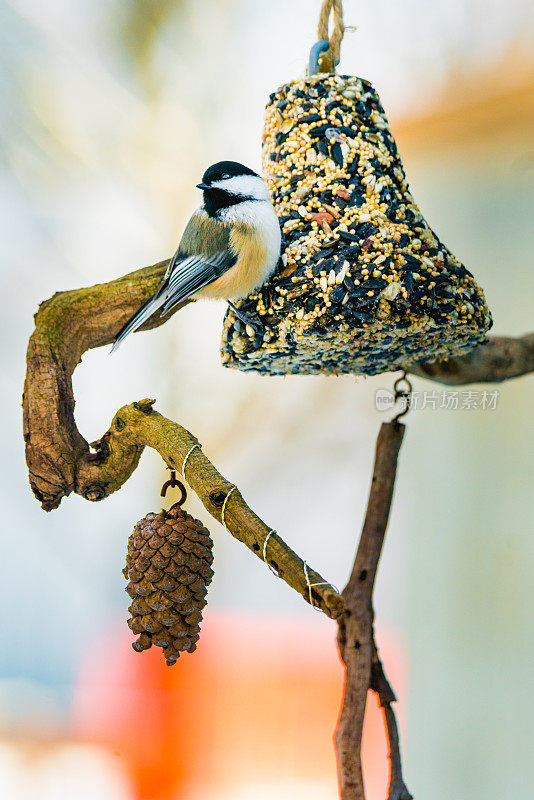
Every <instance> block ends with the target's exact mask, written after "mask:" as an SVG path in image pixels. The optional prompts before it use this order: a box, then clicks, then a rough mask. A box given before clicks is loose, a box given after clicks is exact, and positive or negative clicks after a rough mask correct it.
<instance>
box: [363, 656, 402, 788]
mask: <svg viewBox="0 0 534 800" xmlns="http://www.w3.org/2000/svg"><path fill="white" fill-rule="evenodd" d="M369 688H370V689H372V690H373V692H376V693H377V695H378V701H379V703H380V707H381V708H382V712H383V714H384V723H385V726H386V736H387V740H388V746H389V752H388V758H389V788H388V797H387V800H412V795H411V794H410V792H409V791H408V787H407V786H406V784H405V783H404V778H403V777H402V762H401V754H400V742H399V730H398V727H397V719H396V717H395V712H394V711H393V708H392V707H391V704H392V703H394V702H395V701H396V700H397V698H396V696H395V692H394V691H393V689H392V688H391V684H390V682H389V681H388V679H387V678H386V674H385V672H384V667H383V665H382V662H381V660H380V656H379V655H378V649H377V647H376V644H375V645H374V647H373V660H372V662H371V682H370V687H369Z"/></svg>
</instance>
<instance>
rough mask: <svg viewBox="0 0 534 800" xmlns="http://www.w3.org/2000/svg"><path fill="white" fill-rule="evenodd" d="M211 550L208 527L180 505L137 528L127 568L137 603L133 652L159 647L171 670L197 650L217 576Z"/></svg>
mask: <svg viewBox="0 0 534 800" xmlns="http://www.w3.org/2000/svg"><path fill="white" fill-rule="evenodd" d="M212 549H213V542H212V540H211V538H210V535H209V531H208V530H207V528H205V527H204V525H203V524H202V523H201V522H200V521H199V520H198V519H193V517H192V516H191V515H190V514H188V513H187V512H185V511H183V510H182V509H181V508H180V507H179V506H178V505H175V506H173V507H172V508H171V509H170V510H169V511H161V512H160V513H159V514H147V515H146V517H144V518H143V519H142V520H140V521H139V522H138V523H137V524H136V526H135V528H134V529H133V532H132V534H131V536H130V538H129V539H128V554H127V556H126V567H125V568H124V569H123V574H124V577H125V578H127V579H128V581H129V582H128V586H127V587H126V591H127V592H128V594H129V595H130V597H131V598H132V603H131V605H130V607H129V609H128V610H129V612H130V614H131V618H130V619H129V620H128V625H129V626H130V628H131V630H132V631H133V632H134V633H137V634H140V635H139V638H138V639H137V640H136V641H135V642H134V643H133V645H132V647H133V648H134V650H137V651H138V652H141V651H142V650H148V648H149V647H151V646H152V645H153V644H155V645H157V646H158V647H161V648H162V649H163V655H164V656H165V659H166V661H167V664H168V665H169V666H171V665H172V664H175V663H176V661H177V659H178V657H179V655H180V653H181V652H184V651H186V652H189V653H192V652H193V651H194V650H195V649H196V643H197V641H198V637H199V634H200V621H201V619H202V609H203V608H204V606H205V605H206V591H207V588H208V585H209V583H210V581H211V578H212V576H213V570H212V569H211V566H210V565H211V563H212V562H213V552H212Z"/></svg>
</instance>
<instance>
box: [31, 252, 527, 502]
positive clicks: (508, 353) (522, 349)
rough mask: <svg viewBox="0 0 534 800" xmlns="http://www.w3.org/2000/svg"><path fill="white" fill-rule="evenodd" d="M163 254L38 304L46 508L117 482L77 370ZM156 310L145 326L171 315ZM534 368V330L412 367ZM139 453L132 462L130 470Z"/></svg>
mask: <svg viewBox="0 0 534 800" xmlns="http://www.w3.org/2000/svg"><path fill="white" fill-rule="evenodd" d="M168 263H169V262H168V261H160V262H159V263H158V264H154V265H153V266H151V267H145V268H144V269H140V270H137V271H136V272H131V273H129V274H128V275H125V276H124V277H122V278H118V279H116V280H114V281H110V282H109V283H102V284H97V285H96V286H92V287H90V288H86V289H76V290H73V291H68V292H58V293H56V294H55V295H54V296H53V297H51V298H50V299H49V300H46V301H45V302H43V303H41V305H40V306H39V310H38V312H37V314H36V315H35V331H34V333H33V334H32V336H31V338H30V341H29V344H28V353H27V373H26V381H25V384H24V396H23V420H24V439H25V442H26V461H27V464H28V470H29V474H30V485H31V487H32V490H33V492H34V494H35V496H36V497H37V499H38V500H39V501H40V502H41V504H42V507H43V508H44V509H45V510H46V511H51V510H52V509H54V508H57V507H58V505H59V504H60V502H61V500H62V498H63V497H66V496H67V495H69V494H70V493H71V492H76V493H77V494H80V495H82V496H83V497H85V498H86V499H87V500H98V499H102V498H103V497H106V496H107V495H108V494H110V493H111V492H112V491H115V489H118V488H119V486H118V485H115V484H114V482H113V480H112V478H111V477H110V476H108V475H107V474H106V466H105V461H106V451H105V443H103V445H104V446H103V447H102V448H101V449H100V451H99V452H97V453H91V452H90V450H89V445H88V443H87V442H86V440H85V439H84V437H83V436H82V435H81V433H80V432H79V430H78V428H77V426H76V423H75V421H74V397H73V392H72V374H73V372H74V369H75V368H76V366H77V365H78V363H79V362H80V360H81V357H82V355H83V353H84V352H86V351H87V350H91V349H92V348H94V347H101V346H102V345H105V344H109V343H111V342H112V341H113V339H114V337H115V335H116V333H117V331H118V330H120V328H121V327H122V325H123V324H124V323H125V322H126V320H127V319H128V318H129V317H130V316H131V315H132V314H133V313H134V311H136V309H137V308H139V307H140V306H141V304H142V303H143V302H144V301H145V300H146V299H147V298H148V297H149V296H150V295H151V294H152V293H153V292H154V291H155V289H156V287H157V286H158V284H159V282H160V280H161V278H162V277H163V275H164V273H165V270H166V268H167V265H168ZM186 304H187V301H186V302H185V303H183V304H182V306H179V307H177V308H175V309H173V311H172V312H171V313H169V314H166V315H165V316H157V315H156V316H154V317H153V318H151V319H150V320H149V321H148V322H147V323H145V325H143V326H142V328H141V330H148V329H151V328H156V327H158V326H159V325H162V324H163V323H164V322H166V321H167V320H168V319H169V318H170V317H171V316H172V314H173V313H174V312H176V311H177V310H178V309H179V308H181V307H183V306H184V305H186ZM532 370H534V335H532V334H530V335H527V336H524V337H522V338H520V339H506V338H495V339H491V340H490V341H489V343H488V344H486V345H483V346H481V347H479V348H477V349H476V350H475V351H474V352H473V353H470V354H468V355H467V356H463V357H462V358H457V359H450V360H449V361H446V362H436V363H435V364H425V365H418V366H416V367H415V366H414V367H411V368H410V371H411V372H413V373H414V374H416V375H422V376H423V377H426V378H429V379H430V380H434V381H440V382H442V383H450V384H460V383H472V382H475V381H476V382H479V381H502V380H505V379H507V378H511V377H516V376H518V375H522V374H524V373H526V372H531V371H532ZM138 455H139V454H138V453H137V454H135V457H133V456H132V460H131V462H130V464H129V474H131V473H132V472H133V471H134V469H135V468H136V466H137V463H138Z"/></svg>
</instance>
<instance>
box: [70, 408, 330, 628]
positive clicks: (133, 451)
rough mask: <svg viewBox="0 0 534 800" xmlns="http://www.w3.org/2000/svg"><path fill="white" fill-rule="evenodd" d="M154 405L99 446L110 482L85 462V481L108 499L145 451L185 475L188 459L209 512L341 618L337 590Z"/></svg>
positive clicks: (125, 413) (124, 416)
mask: <svg viewBox="0 0 534 800" xmlns="http://www.w3.org/2000/svg"><path fill="white" fill-rule="evenodd" d="M153 402H154V401H153V400H140V401H139V402H138V403H132V404H131V405H127V406H123V407H122V408H120V409H119V411H118V412H117V413H116V414H115V416H114V418H113V421H112V423H111V426H110V428H109V430H108V431H107V432H106V433H105V434H104V436H103V437H102V439H101V440H100V442H99V443H98V442H97V443H96V446H97V452H101V451H105V453H106V458H105V462H104V467H105V475H106V482H105V481H104V480H103V475H102V466H103V465H101V464H98V463H97V462H94V461H93V462H86V463H85V465H84V469H85V468H87V474H85V473H84V472H83V470H82V474H83V479H84V480H86V481H90V480H94V479H95V476H97V477H98V486H99V487H100V491H101V493H102V496H106V495H107V494H109V493H110V492H111V491H115V490H116V489H118V488H119V487H120V486H122V484H123V483H124V481H126V480H127V479H128V478H129V477H130V474H131V471H132V470H131V465H132V464H133V463H137V461H138V459H139V454H140V452H141V451H142V450H143V448H144V447H152V448H153V449H154V450H157V452H158V453H159V454H160V456H161V457H162V459H163V460H164V461H165V463H166V464H167V466H168V467H169V468H170V469H173V470H178V471H179V472H182V470H183V469H184V461H185V460H186V458H187V461H186V465H185V469H184V472H182V474H183V476H184V478H185V479H186V480H187V482H188V483H189V485H190V486H191V488H192V489H193V490H194V491H195V492H196V494H197V495H198V497H199V498H200V500H201V501H202V503H203V504H204V507H205V508H206V510H207V511H208V512H209V513H210V514H211V515H212V516H213V517H215V519H216V520H217V521H218V522H222V523H223V525H224V526H225V527H226V529H227V530H228V531H229V533H231V534H232V536H234V537H235V538H236V539H238V540H239V541H240V542H243V544H245V545H246V546H247V547H248V548H249V549H250V550H252V552H253V553H254V554H255V555H257V556H258V557H259V558H260V559H262V560H264V554H265V556H266V559H265V560H266V563H267V564H268V565H269V566H270V567H271V568H272V569H273V570H275V571H276V573H277V574H278V577H279V578H281V579H282V580H284V581H285V582H286V583H287V584H288V585H289V586H291V587H292V588H293V589H295V591H297V592H298V593H299V594H300V595H302V597H303V598H304V599H305V600H306V602H308V603H311V605H313V606H314V607H315V608H318V609H320V610H321V611H323V612H324V613H325V614H327V615H328V616H329V617H331V618H332V619H335V618H337V617H338V616H339V615H340V614H341V612H342V610H343V600H342V598H341V596H340V595H339V594H338V593H337V591H336V590H335V589H334V588H333V587H332V586H331V585H330V584H329V583H328V582H327V581H325V580H324V578H322V577H321V575H319V574H318V573H317V572H315V571H314V570H312V569H311V568H310V567H308V565H307V564H306V563H305V562H304V561H303V560H302V559H301V558H299V557H298V556H297V555H296V553H294V552H293V550H291V548H290V547H288V545H287V544H286V543H285V542H284V541H283V539H281V537H280V536H278V534H277V533H275V532H274V531H273V530H272V529H271V528H269V526H268V525H266V524H265V523H264V522H263V521H262V520H261V519H260V518H259V517H258V516H257V515H256V514H255V513H254V511H252V509H251V508H249V506H248V505H247V504H246V502H245V501H244V500H243V497H242V495H241V493H240V492H239V490H238V489H237V487H235V486H234V484H232V483H230V481H228V480H227V479H226V478H223V476H222V475H221V474H220V473H219V472H218V471H217V469H216V468H215V467H214V466H213V464H212V463H211V461H209V459H208V458H207V457H206V456H205V455H204V453H203V452H202V449H201V447H200V445H199V442H198V440H197V439H196V438H195V436H193V434H191V433H190V432H189V431H188V430H186V429H185V428H183V427H182V426H181V425H179V424H178V423H177V422H173V421H172V420H170V419H167V418H166V417H164V416H162V415H161V414H158V413H157V412H156V411H154V410H153V408H152V404H153ZM93 485H94V484H93ZM92 499H95V500H97V499H99V498H98V497H97V496H95V497H94V498H92Z"/></svg>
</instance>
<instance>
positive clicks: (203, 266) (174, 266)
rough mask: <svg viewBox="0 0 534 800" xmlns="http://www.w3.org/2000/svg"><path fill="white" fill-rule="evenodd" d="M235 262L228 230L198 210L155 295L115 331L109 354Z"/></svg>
mask: <svg viewBox="0 0 534 800" xmlns="http://www.w3.org/2000/svg"><path fill="white" fill-rule="evenodd" d="M236 261H237V254H236V253H235V252H234V250H233V248H232V246H231V242H230V228H229V226H226V225H224V224H222V223H219V222H217V221H215V220H213V219H212V218H211V217H208V215H207V214H206V213H205V212H204V211H202V210H199V211H197V212H195V214H193V216H192V217H191V219H190V220H189V222H188V224H187V226H186V229H185V231H184V235H183V236H182V240H181V242H180V245H179V247H178V250H177V251H176V253H175V254H174V256H173V257H172V258H171V261H170V263H169V266H168V267H167V272H166V273H165V277H164V278H163V280H162V282H161V283H160V285H159V287H158V289H157V290H156V292H155V293H154V294H153V295H152V297H150V298H149V299H148V300H147V301H146V302H145V303H144V304H143V305H142V306H141V308H140V309H139V310H138V311H137V312H136V313H135V314H134V315H133V316H132V317H131V318H130V319H129V320H128V321H127V322H126V324H125V325H123V327H122V328H121V330H120V331H119V332H118V334H117V336H116V337H115V341H114V343H113V347H112V348H111V350H112V352H113V350H115V349H116V348H117V347H118V346H119V344H120V343H121V342H122V341H123V340H124V339H125V338H126V337H127V336H128V335H129V334H130V333H133V331H136V330H137V329H138V328H139V327H141V325H143V324H144V323H145V322H146V321H147V320H148V319H150V317H151V316H152V315H153V314H154V313H155V312H156V311H159V312H160V313H166V312H168V311H170V310H171V309H172V308H174V306H176V305H177V304H178V303H180V302H182V300H185V299H186V298H188V297H190V296H191V295H192V294H194V293H195V292H198V291H199V289H202V288H203V287H204V286H207V285H208V284H209V283H212V281H214V280H216V279H217V278H219V277H220V276H221V275H222V274H223V273H225V272H226V271H227V270H228V269H230V267H233V266H234V264H235V263H236Z"/></svg>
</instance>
